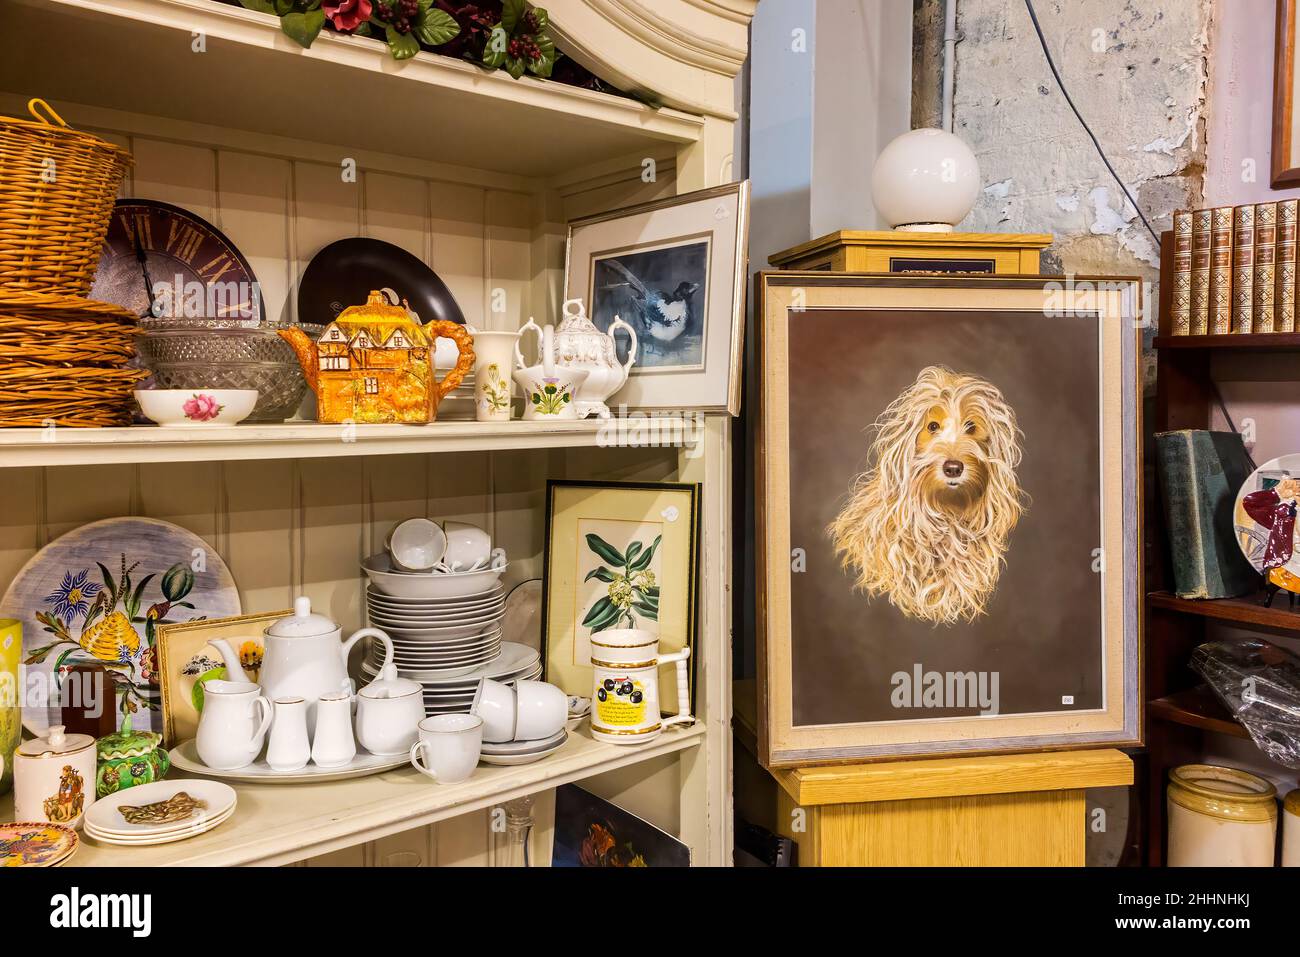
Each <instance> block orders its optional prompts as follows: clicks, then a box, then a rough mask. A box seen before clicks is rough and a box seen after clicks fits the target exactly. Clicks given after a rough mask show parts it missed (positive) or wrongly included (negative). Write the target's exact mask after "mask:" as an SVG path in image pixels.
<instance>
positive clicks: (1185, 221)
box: [1169, 209, 1192, 336]
mask: <svg viewBox="0 0 1300 957" xmlns="http://www.w3.org/2000/svg"><path fill="white" fill-rule="evenodd" d="M1169 304H1170V309H1171V310H1172V311H1173V315H1172V316H1171V317H1170V318H1171V320H1172V321H1171V322H1170V323H1169V328H1170V330H1171V331H1172V332H1173V334H1174V335H1176V336H1186V335H1190V334H1191V331H1192V213H1191V211H1190V210H1185V209H1183V210H1179V211H1178V212H1176V213H1174V291H1173V295H1172V296H1171V297H1170V299H1169Z"/></svg>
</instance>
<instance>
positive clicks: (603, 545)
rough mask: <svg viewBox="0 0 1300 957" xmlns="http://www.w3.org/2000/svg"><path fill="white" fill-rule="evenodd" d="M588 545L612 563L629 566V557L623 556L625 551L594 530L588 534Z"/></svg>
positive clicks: (622, 566)
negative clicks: (621, 550)
mask: <svg viewBox="0 0 1300 957" xmlns="http://www.w3.org/2000/svg"><path fill="white" fill-rule="evenodd" d="M587 547H588V548H590V549H591V550H592V551H593V552H595V553H596V554H597V555H599V556H600V557H601V558H602V559H603V560H605V561H607V562H609V563H610V564H611V565H617V566H618V567H619V568H626V567H627V559H626V558H624V557H623V553H622V552H620V551H619V550H618V549H617V548H615V547H614V546H613V545H611V544H610V543H609V542H607V541H605V540H604V539H603V538H601V537H600V536H599V535H597V534H595V533H594V532H589V533H588V534H587Z"/></svg>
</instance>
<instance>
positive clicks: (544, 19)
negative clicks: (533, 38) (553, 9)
mask: <svg viewBox="0 0 1300 957" xmlns="http://www.w3.org/2000/svg"><path fill="white" fill-rule="evenodd" d="M533 17H534V18H536V20H537V40H538V42H539V43H540V42H541V39H542V33H543V32H544V31H545V30H546V28H547V27H548V26H550V25H551V15H550V14H549V13H547V12H546V11H545V10H544V9H542V8H541V7H533Z"/></svg>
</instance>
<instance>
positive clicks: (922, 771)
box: [772, 748, 1133, 806]
mask: <svg viewBox="0 0 1300 957" xmlns="http://www.w3.org/2000/svg"><path fill="white" fill-rule="evenodd" d="M772 774H773V776H774V777H775V778H776V779H777V781H778V782H779V783H780V784H781V786H782V787H783V788H784V789H785V790H786V792H787V793H788V794H789V795H790V797H791V798H793V799H794V801H795V803H796V804H798V805H801V806H807V805H814V804H860V803H868V802H875V801H902V800H915V799H918V798H941V797H966V796H970V795H975V794H1015V793H1021V792H1026V791H1063V790H1074V789H1078V788H1092V787H1112V786H1117V785H1129V784H1132V783H1133V761H1132V759H1131V758H1130V757H1129V756H1128V755H1126V754H1124V753H1123V752H1122V751H1118V750H1116V749H1114V748H1102V749H1097V750H1087V751H1039V752H1033V753H1030V754H1005V755H982V756H979V757H961V758H935V759H928V760H922V761H887V762H878V763H873V764H857V765H836V766H834V767H815V768H796V769H794V770H786V771H773V772H772Z"/></svg>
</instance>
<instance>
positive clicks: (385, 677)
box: [357, 662, 424, 698]
mask: <svg viewBox="0 0 1300 957" xmlns="http://www.w3.org/2000/svg"><path fill="white" fill-rule="evenodd" d="M417 691H419V692H423V691H424V685H422V684H420V682H418V681H413V680H412V679H410V678H399V677H398V676H397V666H396V665H394V664H393V663H392V662H389V663H388V664H386V665H384V667H383V668H381V669H380V671H379V675H378V677H376V678H375V680H374V681H372V682H370V684H368V685H366V686H365V687H364V688H362V689H361V690H360V691H358V692H357V694H359V695H361V696H362V697H365V698H405V697H406V696H407V695H408V694H415V693H416V692H417Z"/></svg>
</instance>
